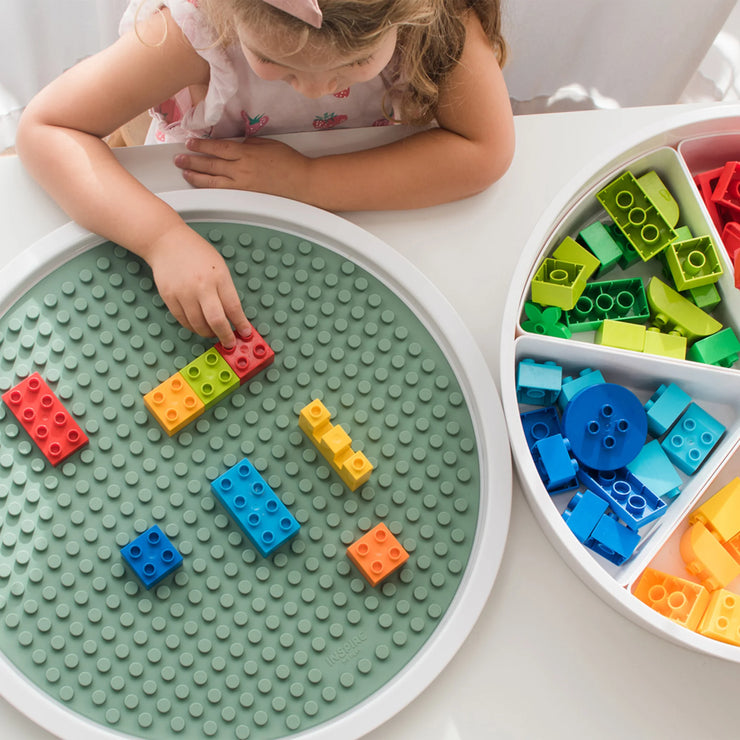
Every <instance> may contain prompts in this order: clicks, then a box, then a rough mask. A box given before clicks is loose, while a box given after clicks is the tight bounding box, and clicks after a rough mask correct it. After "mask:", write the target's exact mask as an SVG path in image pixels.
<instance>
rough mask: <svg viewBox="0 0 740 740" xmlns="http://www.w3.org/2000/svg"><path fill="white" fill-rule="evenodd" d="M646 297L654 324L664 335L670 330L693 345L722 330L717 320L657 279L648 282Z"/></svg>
mask: <svg viewBox="0 0 740 740" xmlns="http://www.w3.org/2000/svg"><path fill="white" fill-rule="evenodd" d="M646 294H647V299H648V303H649V304H650V310H651V313H652V315H653V323H654V324H655V326H657V327H658V328H659V329H660V330H661V331H663V332H671V331H673V332H675V333H677V334H680V335H681V336H684V337H686V339H687V340H688V341H689V342H692V341H694V340H696V339H700V338H701V337H706V336H709V335H710V334H714V333H715V332H718V331H719V330H720V329H721V328H722V324H720V323H719V321H717V320H716V319H713V318H712V317H711V316H710V315H709V314H708V313H706V312H705V311H702V310H701V309H700V308H698V307H697V306H695V305H694V304H693V303H692V302H691V301H690V300H689V299H688V298H684V296H682V295H681V294H680V293H677V292H676V291H675V290H673V288H670V287H668V286H667V285H666V284H665V283H664V282H663V281H662V280H660V279H658V278H656V277H653V278H651V279H650V282H649V283H648V286H647V290H646Z"/></svg>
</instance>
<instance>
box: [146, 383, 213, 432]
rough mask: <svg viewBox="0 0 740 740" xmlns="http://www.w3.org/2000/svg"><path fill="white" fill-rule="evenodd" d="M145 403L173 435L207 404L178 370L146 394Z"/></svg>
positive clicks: (166, 430)
mask: <svg viewBox="0 0 740 740" xmlns="http://www.w3.org/2000/svg"><path fill="white" fill-rule="evenodd" d="M144 404H145V405H146V407H147V408H148V409H149V411H151V413H152V415H153V416H154V418H155V419H156V420H157V421H158V422H159V423H160V425H161V426H162V428H163V429H164V430H165V432H167V434H169V436H170V437H171V436H172V435H173V434H176V433H177V432H179V431H180V430H181V429H183V428H184V427H185V426H187V425H188V424H189V423H190V422H191V421H193V419H197V418H198V417H199V416H200V415H201V414H202V413H203V412H204V411H205V410H206V407H205V404H204V403H203V401H201V400H200V398H199V397H198V395H197V393H196V392H195V391H194V390H193V389H192V388H191V387H190V384H189V383H186V382H185V378H183V377H182V375H181V374H180V373H179V372H178V373H175V374H174V375H172V376H170V377H169V378H167V380H165V381H164V383H160V384H159V385H158V386H157V387H156V388H154V390H151V391H149V393H147V394H145V395H144Z"/></svg>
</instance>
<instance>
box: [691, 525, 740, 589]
mask: <svg viewBox="0 0 740 740" xmlns="http://www.w3.org/2000/svg"><path fill="white" fill-rule="evenodd" d="M679 551H680V552H681V558H682V559H683V561H684V563H685V564H686V570H688V572H689V573H691V575H693V576H696V577H697V578H698V579H699V580H700V581H701V582H702V585H703V586H705V587H706V588H707V589H708V590H709V591H716V590H717V589H718V588H724V587H725V586H727V584H728V583H731V582H732V581H734V580H735V579H736V578H737V577H738V576H740V563H738V562H737V561H736V560H735V559H734V558H733V557H732V555H730V553H728V552H727V550H725V548H724V547H722V543H721V542H720V541H719V540H718V539H717V538H716V537H715V536H714V535H713V534H712V533H711V532H710V531H709V530H708V529H707V528H706V527H705V526H704V525H703V524H702V523H701V522H699V521H697V522H694V523H693V524H692V525H691V526H689V528H688V529H687V530H686V531H685V532H684V533H683V535H681V541H680V543H679Z"/></svg>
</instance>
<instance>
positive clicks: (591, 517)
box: [563, 491, 608, 542]
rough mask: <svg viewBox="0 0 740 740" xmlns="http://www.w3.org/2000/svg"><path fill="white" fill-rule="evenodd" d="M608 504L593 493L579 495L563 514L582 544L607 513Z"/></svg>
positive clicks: (571, 501)
mask: <svg viewBox="0 0 740 740" xmlns="http://www.w3.org/2000/svg"><path fill="white" fill-rule="evenodd" d="M607 507H608V504H607V503H606V501H604V499H602V498H599V497H598V496H597V495H596V494H595V493H592V492H591V491H582V492H579V493H577V494H576V495H575V496H573V498H572V499H571V500H570V502H569V503H568V506H567V507H566V509H565V511H564V512H563V519H564V520H565V523H566V524H567V525H568V527H569V528H570V531H571V532H573V534H574V535H575V536H576V537H577V538H578V540H579V541H580V542H586V540H588V538H589V537H590V536H591V532H593V531H594V527H595V526H596V525H597V524H598V523H599V521H600V520H601V517H602V516H603V515H604V514H605V513H606V510H607Z"/></svg>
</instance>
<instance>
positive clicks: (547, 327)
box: [522, 301, 571, 339]
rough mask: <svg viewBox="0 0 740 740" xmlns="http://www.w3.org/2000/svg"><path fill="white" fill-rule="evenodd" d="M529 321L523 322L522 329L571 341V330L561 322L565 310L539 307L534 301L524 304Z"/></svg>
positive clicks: (553, 307)
mask: <svg viewBox="0 0 740 740" xmlns="http://www.w3.org/2000/svg"><path fill="white" fill-rule="evenodd" d="M524 313H525V315H526V317H527V321H522V329H524V331H529V332H532V333H533V334H540V335H543V336H549V337H560V338H561V339H570V337H571V331H570V329H569V328H568V327H567V326H566V325H565V324H564V323H562V322H561V320H560V318H561V316H562V315H563V310H562V309H561V308H558V307H557V306H538V305H537V304H536V303H533V302H532V301H527V302H526V303H525V304H524Z"/></svg>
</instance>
